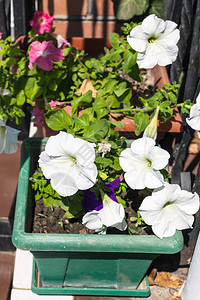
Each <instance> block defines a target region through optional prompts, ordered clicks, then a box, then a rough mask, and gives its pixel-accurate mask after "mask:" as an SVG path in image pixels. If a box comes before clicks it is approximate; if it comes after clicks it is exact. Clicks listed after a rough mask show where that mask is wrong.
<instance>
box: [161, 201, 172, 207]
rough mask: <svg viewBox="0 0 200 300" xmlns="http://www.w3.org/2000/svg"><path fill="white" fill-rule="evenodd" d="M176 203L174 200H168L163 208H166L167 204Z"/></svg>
mask: <svg viewBox="0 0 200 300" xmlns="http://www.w3.org/2000/svg"><path fill="white" fill-rule="evenodd" d="M173 203H174V201H172V202H171V201H167V202H166V203H165V205H164V206H163V208H165V207H166V206H168V205H171V204H173Z"/></svg>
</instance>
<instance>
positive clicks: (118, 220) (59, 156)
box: [13, 12, 199, 296]
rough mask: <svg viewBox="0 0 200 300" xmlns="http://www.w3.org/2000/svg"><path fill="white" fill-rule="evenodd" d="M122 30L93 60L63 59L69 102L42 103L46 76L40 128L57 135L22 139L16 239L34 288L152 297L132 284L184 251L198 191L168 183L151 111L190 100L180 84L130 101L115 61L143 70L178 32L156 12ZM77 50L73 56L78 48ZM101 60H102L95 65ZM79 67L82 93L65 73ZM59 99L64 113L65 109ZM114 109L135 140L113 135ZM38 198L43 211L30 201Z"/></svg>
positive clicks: (168, 50) (168, 110)
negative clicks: (25, 253) (30, 259)
mask: <svg viewBox="0 0 200 300" xmlns="http://www.w3.org/2000/svg"><path fill="white" fill-rule="evenodd" d="M37 14H38V12H37ZM37 14H36V17H37ZM161 29H162V30H161ZM124 30H125V32H127V31H128V43H127V42H126V40H125V39H120V38H119V36H118V35H112V44H113V47H114V48H113V49H111V50H106V55H105V56H104V57H102V58H101V59H100V60H97V59H93V60H80V61H78V66H77V64H76V60H75V58H74V54H73V57H72V58H70V59H72V62H73V64H72V65H71V68H70V69H68V68H69V64H67V65H66V66H65V68H66V69H67V70H68V77H67V79H68V80H70V82H72V81H73V82H74V85H72V88H71V89H70V92H69V95H68V96H67V97H69V98H70V97H71V96H72V95H73V97H72V99H71V100H70V101H69V100H67V101H62V102H64V103H60V102H56V101H54V100H56V99H55V98H54V100H51V101H47V95H48V93H47V90H48V88H49V85H50V84H53V82H54V83H55V86H57V81H56V80H53V79H52V78H53V77H51V76H50V77H51V79H52V81H50V82H51V83H48V88H47V86H46V89H44V91H42V93H46V94H45V97H46V98H44V99H45V101H44V104H45V106H43V109H45V110H46V112H45V121H46V123H47V125H48V126H49V128H51V129H53V130H55V131H59V133H58V134H56V135H54V136H51V137H50V138H49V139H47V138H46V139H41V138H40V139H39V138H31V139H27V140H26V141H25V142H24V143H23V145H22V152H21V153H22V155H21V157H22V159H21V170H20V175H19V185H18V195H17V204H16V212H15V222H14V230H13V243H14V245H15V246H16V247H18V248H21V249H24V250H30V251H31V252H32V253H33V255H34V259H35V263H36V266H37V268H38V271H39V275H40V279H41V282H42V286H37V285H36V284H35V281H34V282H33V290H34V291H35V292H37V293H39V294H82V295H83V294H87V295H94V294H95V295H120V296H136V295H138V296H147V295H149V289H148V288H146V289H144V290H137V286H138V285H139V283H140V282H141V280H142V278H143V277H144V275H145V272H146V270H147V268H148V266H149V265H150V263H151V261H152V259H154V258H155V257H156V256H157V255H159V254H161V253H176V252H178V251H180V250H181V248H182V245H183V240H182V234H181V231H180V230H182V229H186V228H191V226H192V223H193V221H194V217H193V214H195V213H196V212H197V211H198V209H199V197H198V195H197V194H196V193H195V194H192V193H189V192H186V191H182V190H181V188H180V187H179V186H178V185H173V184H170V183H169V182H168V180H169V177H170V175H169V174H168V172H167V171H166V169H165V167H166V165H167V164H168V160H169V157H170V155H169V153H168V152H167V151H166V150H164V149H161V148H160V147H159V146H157V145H156V142H155V140H156V137H157V124H158V116H159V115H160V116H161V117H162V118H163V119H164V120H167V119H168V118H169V117H170V116H171V115H172V114H173V110H172V108H173V107H175V106H180V107H181V108H182V110H183V111H187V110H188V108H190V106H191V104H190V102H189V101H186V103H183V104H177V103H176V97H175V94H176V93H177V88H178V87H177V85H176V84H173V85H170V84H168V85H166V86H165V87H163V88H161V89H160V90H158V91H157V92H156V93H155V94H154V95H153V96H152V97H150V98H148V99H146V98H141V101H142V103H143V106H142V107H137V106H135V105H132V104H130V102H129V100H130V98H131V90H130V88H129V87H128V84H127V82H126V81H124V78H123V80H122V82H120V81H119V80H117V79H116V78H118V77H117V76H119V73H118V72H119V69H120V67H121V68H122V71H124V72H128V74H129V75H131V76H137V77H138V78H140V74H139V68H138V65H139V66H140V67H144V68H148V66H149V67H153V66H154V65H155V64H157V63H159V64H161V65H165V64H169V63H170V62H172V61H173V60H175V58H176V55H177V51H178V49H177V47H176V45H175V44H176V42H177V40H178V37H179V32H178V30H177V29H176V25H175V24H174V23H173V22H170V21H167V22H164V21H162V20H160V19H158V18H157V17H156V16H155V15H150V16H149V17H147V18H146V19H145V20H144V21H143V23H142V24H141V25H138V26H136V24H131V25H130V27H129V26H126V28H125V29H124ZM42 34H43V33H42ZM44 35H46V33H44ZM144 37H145V39H144ZM36 38H37V39H40V38H41V37H40V36H36ZM163 42H164V43H163ZM34 43H35V42H34ZM34 45H38V41H37V44H34ZM34 45H33V46H31V50H32V49H34ZM132 47H133V48H136V49H135V50H133V49H132ZM163 47H164V48H165V51H164V52H162V51H161V52H160V49H162V48H163ZM69 49H70V51H72V48H69ZM69 49H67V50H66V51H69ZM36 50H37V49H35V52H34V53H33V52H32V54H31V55H30V53H29V60H30V64H29V67H31V69H32V70H34V71H33V72H35V73H33V77H34V82H35V80H36V78H37V70H38V69H37V68H38V66H39V68H40V67H44V65H43V63H44V59H45V56H44V57H41V53H40V55H38V54H37V55H36V56H37V58H38V57H40V58H39V59H38V60H37V58H36V59H35V62H36V64H38V66H36V65H34V62H33V59H32V58H33V56H34V55H35V53H36V52H37V51H36ZM41 51H42V50H41ZM70 51H69V52H70ZM136 51H137V52H136ZM69 52H68V54H69ZM33 54H34V55H33ZM154 54H156V55H154ZM75 56H76V58H77V59H78V58H79V54H78V53H77V54H76V55H75ZM34 57H35V56H34ZM121 57H122V58H123V59H121ZM63 60H64V59H63ZM101 60H102V61H103V63H104V64H106V67H104V68H102V64H100V62H101ZM41 62H42V63H41ZM82 63H83V65H82ZM62 64H64V62H62ZM79 64H80V65H81V66H82V67H81V69H79ZM50 65H51V67H53V65H52V62H51V64H50ZM56 66H59V62H58V63H56ZM67 66H68V67H67ZM85 67H87V70H89V71H87V72H86V70H85ZM34 68H35V69H34ZM77 68H78V70H79V72H78V73H80V74H82V75H83V74H84V76H85V74H87V73H88V72H90V76H88V75H87V78H84V79H85V80H87V81H85V83H84V84H85V85H86V84H89V85H90V88H89V89H87V88H86V91H84V92H83V89H84V86H83V82H82V81H81V80H80V78H78V77H77V73H74V74H75V75H74V74H73V76H72V77H73V79H72V77H70V75H69V73H70V72H77ZM108 68H109V69H108ZM24 70H25V69H24ZM52 70H53V69H52ZM26 71H27V70H26ZM57 71H58V70H57ZM133 71H135V72H133ZM28 72H29V71H28ZM58 73H60V70H59V72H57V73H56V74H58ZM105 73H106V77H104V76H105ZM27 74H28V73H27ZM38 74H39V73H38ZM80 74H79V75H80ZM102 74H103V75H102ZM82 75H81V76H82ZM97 75H98V76H101V75H102V78H101V81H100V82H99V79H98V80H96V85H93V84H92V79H91V78H95V77H97ZM81 76H80V77H81ZM89 77H90V78H89ZM96 79H97V78H96ZM40 80H42V77H40ZM71 80H72V81H71ZM59 82H60V81H59V80H58V85H59ZM81 82H82V83H81ZM80 84H81V86H80ZM91 84H92V86H91ZM38 86H39V85H38ZM39 87H40V86H39ZM77 87H78V88H79V90H77ZM102 87H103V88H102ZM105 87H106V88H105ZM94 88H95V89H94ZM63 90H65V87H63ZM63 90H62V89H61V86H59V89H58V88H57V87H56V91H55V92H56V94H57V95H62V91H63ZM95 90H96V92H95ZM93 92H95V93H96V94H95V95H92V93H93ZM38 95H39V94H38ZM50 99H51V98H50ZM50 99H49V100H50ZM58 100H62V99H60V98H59V99H58ZM63 100H64V99H63ZM44 104H43V103H42V105H44ZM66 104H70V106H69V107H70V110H71V114H69V111H68V113H67V112H66V111H65V110H64V109H63V105H64V106H65V108H66V107H67V106H66ZM108 104H109V105H108ZM69 107H68V109H69ZM147 112H150V113H151V114H150V115H149V114H147ZM112 113H114V114H115V116H116V113H117V114H119V113H120V114H123V115H124V114H125V115H126V116H128V117H130V118H132V117H134V121H135V125H136V128H135V132H136V134H137V135H139V134H141V133H142V132H143V131H144V132H143V135H142V137H140V138H138V139H136V140H134V141H132V140H126V139H125V137H124V136H120V134H119V131H117V130H116V127H121V123H120V122H114V121H113V120H112V119H111V118H110V115H111V114H112ZM35 200H36V201H35ZM40 201H42V202H43V204H42V205H44V206H43V207H44V209H43V208H42V210H41V207H39V208H38V206H37V205H38V203H39V202H40ZM35 205H36V208H35V210H34V207H35ZM47 208H48V209H49V211H48V214H47ZM63 212H64V214H63ZM60 213H62V217H61V215H60ZM52 214H57V215H58V218H60V219H58V220H57V222H56V224H59V226H60V228H61V232H63V231H62V230H63V229H64V232H65V233H59V234H57V233H48V230H47V223H48V222H49V221H50V220H51V221H52V218H54V217H52ZM40 218H42V221H41V219H40ZM33 219H34V223H33ZM38 222H40V223H43V225H44V226H43V228H42V229H40V228H39V229H37V228H36V227H38V226H37V224H36V223H38ZM51 223H52V222H51ZM74 228H76V229H74ZM53 230H54V229H53V228H52V231H51V232H53ZM72 230H73V231H72ZM67 231H69V232H68V233H69V234H67ZM41 232H43V233H41ZM45 232H46V233H45ZM72 232H73V233H72ZM81 233H84V234H81ZM142 233H143V234H142ZM88 266H89V268H88ZM34 276H35V275H34ZM34 278H35V277H34Z"/></svg>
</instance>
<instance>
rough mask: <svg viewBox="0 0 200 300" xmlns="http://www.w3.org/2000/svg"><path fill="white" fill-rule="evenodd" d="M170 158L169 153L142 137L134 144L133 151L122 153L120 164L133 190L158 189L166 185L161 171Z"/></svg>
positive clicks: (127, 150) (132, 145)
mask: <svg viewBox="0 0 200 300" xmlns="http://www.w3.org/2000/svg"><path fill="white" fill-rule="evenodd" d="M169 157H170V156H169V153H168V152H167V151H165V150H163V149H160V148H159V147H157V146H155V141H154V140H153V139H151V138H148V137H142V138H140V139H137V140H135V141H133V142H132V144H131V149H126V150H124V151H122V153H121V155H120V158H119V163H120V166H121V167H122V169H123V170H124V171H125V172H126V173H125V175H124V178H125V181H126V183H127V184H128V185H129V186H130V187H131V188H132V189H143V188H145V187H147V188H158V187H161V186H162V185H163V184H164V179H163V176H162V174H161V173H160V172H159V170H161V169H163V168H164V167H165V166H166V164H167V163H168V159H169Z"/></svg>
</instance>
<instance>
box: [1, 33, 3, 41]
mask: <svg viewBox="0 0 200 300" xmlns="http://www.w3.org/2000/svg"><path fill="white" fill-rule="evenodd" d="M2 35H3V33H2V32H0V40H1V38H2Z"/></svg>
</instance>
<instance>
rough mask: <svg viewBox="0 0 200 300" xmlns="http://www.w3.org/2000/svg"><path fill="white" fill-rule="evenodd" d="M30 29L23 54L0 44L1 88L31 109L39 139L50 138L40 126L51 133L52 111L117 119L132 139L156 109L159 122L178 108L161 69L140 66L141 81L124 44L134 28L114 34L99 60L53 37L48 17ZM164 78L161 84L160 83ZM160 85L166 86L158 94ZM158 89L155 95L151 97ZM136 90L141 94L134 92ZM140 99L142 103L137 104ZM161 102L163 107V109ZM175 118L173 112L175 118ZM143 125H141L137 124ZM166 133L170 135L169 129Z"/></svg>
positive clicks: (4, 42) (15, 47) (134, 56)
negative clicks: (91, 113)
mask: <svg viewBox="0 0 200 300" xmlns="http://www.w3.org/2000/svg"><path fill="white" fill-rule="evenodd" d="M40 20H42V22H41V21H40ZM30 24H31V26H32V30H31V31H30V33H29V39H28V38H24V40H23V41H24V42H23V47H22V46H21V49H19V47H18V43H14V42H13V41H12V40H11V38H10V37H8V38H7V39H6V40H1V41H0V46H1V52H0V53H1V55H2V57H3V58H4V59H3V60H2V61H1V62H0V63H1V68H2V71H3V72H4V73H6V77H5V75H4V77H3V79H2V80H4V81H3V82H4V83H3V86H6V87H7V88H8V89H9V90H10V93H11V99H12V102H11V103H12V105H14V107H17V106H22V105H23V104H24V103H25V102H27V103H28V104H29V105H30V110H32V111H33V114H34V115H35V116H36V119H38V120H37V121H36V126H38V128H39V131H40V136H47V135H48V133H46V132H45V133H44V132H42V130H41V128H40V125H41V124H44V125H45V124H46V123H47V125H48V127H49V122H48V119H49V116H51V117H52V115H53V113H55V114H57V112H54V110H56V111H57V110H58V108H59V107H60V108H63V107H64V106H72V108H73V111H72V114H73V115H76V114H78V112H79V111H80V110H81V109H84V110H85V109H93V110H94V114H95V115H96V114H97V111H98V118H101V117H105V116H106V115H107V116H110V117H111V118H113V117H116V115H117V117H118V119H121V121H122V123H123V124H124V128H121V131H129V132H130V131H134V130H135V129H134V124H136V130H135V133H136V135H138V134H140V133H141V132H142V131H143V130H144V129H145V126H147V125H148V123H149V121H150V118H151V117H152V116H153V114H154V112H155V109H156V107H157V106H158V105H159V106H160V113H159V118H160V120H161V122H163V121H164V122H165V121H167V120H168V119H170V118H171V117H172V115H173V113H174V110H173V107H174V108H175V107H176V106H177V103H176V95H177V93H178V85H177V84H172V85H170V84H169V82H168V80H166V71H163V69H162V68H164V67H162V66H161V67H160V66H159V65H156V64H155V66H154V68H151V66H148V64H147V65H146V66H142V65H141V67H142V68H143V67H145V68H147V71H144V69H143V71H142V72H141V74H142V73H145V76H142V75H141V74H140V70H139V68H138V64H137V52H136V51H135V50H134V49H133V48H132V47H131V45H130V44H129V43H128V42H127V36H128V35H129V33H130V31H131V30H132V29H133V27H134V26H135V24H134V23H130V24H126V25H124V26H123V27H122V30H123V35H122V36H119V34H117V33H112V34H111V36H110V43H111V46H112V47H111V49H107V48H105V54H102V55H100V56H99V57H97V58H94V57H93V58H89V57H87V55H86V54H85V52H84V51H79V50H77V49H76V48H74V47H72V46H71V45H70V44H69V43H68V42H67V41H66V40H64V39H63V38H62V37H61V36H58V35H55V34H54V33H53V32H54V27H53V17H49V16H48V15H47V14H46V13H42V12H38V11H37V12H36V13H35V16H34V18H33V20H32V21H30ZM47 53H48V55H47ZM163 75H164V76H163ZM146 77H147V80H146V79H145V78H146ZM151 77H153V78H154V80H152V79H151ZM163 77H165V80H164V81H163V80H160V79H161V78H163ZM142 81H143V82H142ZM149 81H151V82H149ZM150 84H151V87H150V89H149V88H148V85H150ZM164 84H167V86H165V87H164V88H163V89H161V88H162V86H163V85H164ZM142 87H143V88H144V90H142ZM156 88H158V89H159V91H158V92H157V93H155V95H154V96H153V94H154V92H155V89H156ZM138 89H139V90H140V93H139V94H138V93H137V92H136V90H138ZM90 90H92V94H91V93H90ZM138 96H141V99H139V100H138ZM152 96H153V99H152ZM162 102H164V104H162V105H161V103H162ZM55 103H56V105H55ZM166 103H167V104H166ZM59 104H60V105H59ZM170 104H171V105H170ZM179 105H180V106H181V105H184V107H183V109H184V110H185V109H186V108H185V105H186V104H179ZM55 106H56V107H55ZM95 109H96V111H95ZM149 114H150V115H149ZM176 116H178V113H177V111H176V113H174V115H173V117H174V118H176ZM18 117H19V114H18ZM127 117H128V120H127ZM141 119H143V122H140V120H141ZM131 120H132V121H131ZM127 124H128V126H127ZM171 124H173V121H172V123H171ZM176 125H179V126H178V128H176V131H179V132H180V131H181V130H182V124H181V120H180V117H179V119H178V121H177V122H176ZM120 126H121V127H122V124H121V125H120ZM169 127H170V130H173V128H172V125H171V126H169ZM50 128H51V127H50ZM53 129H54V130H55V128H53ZM168 130H169V128H168ZM48 136H49V135H48Z"/></svg>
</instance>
